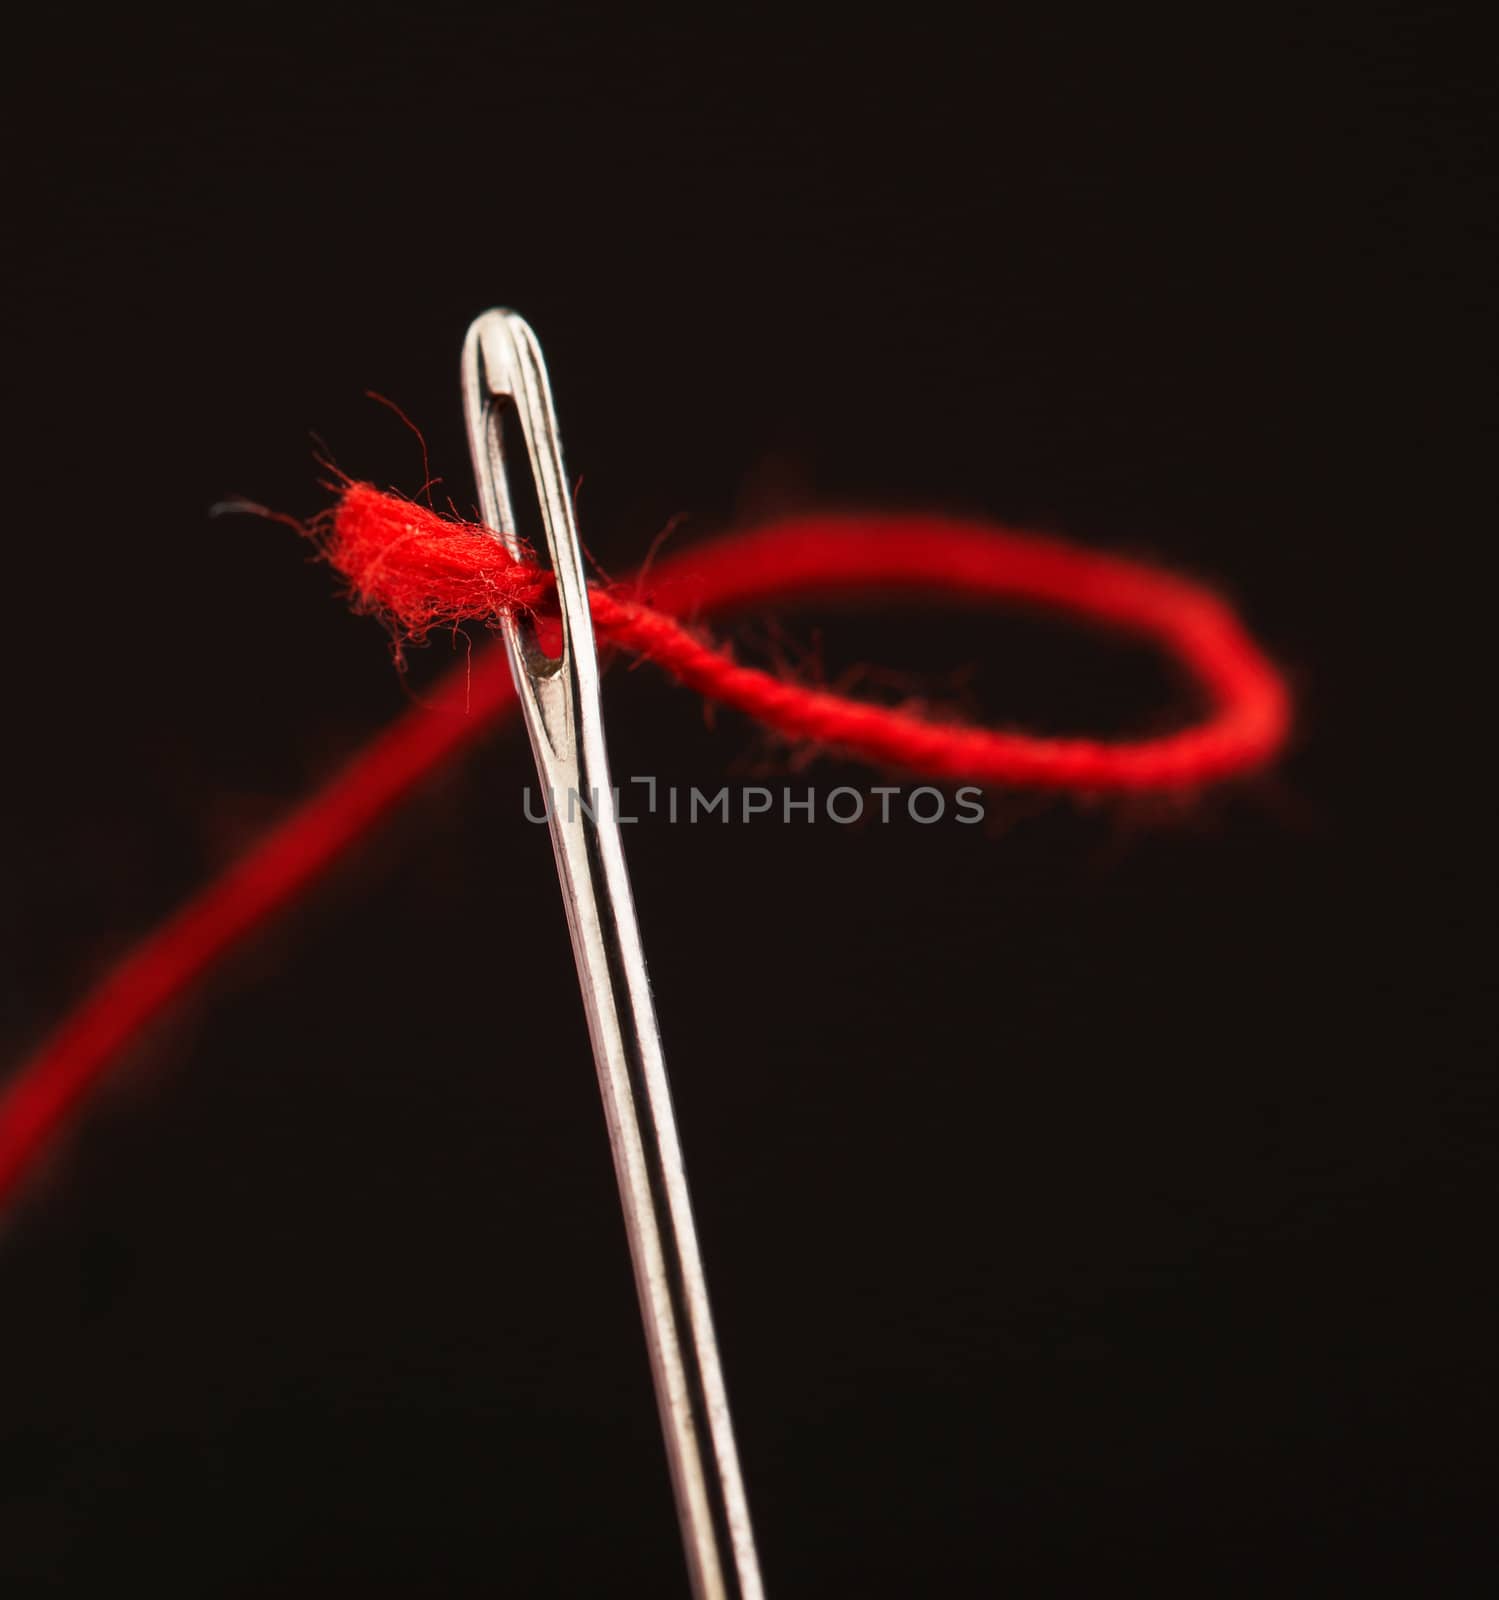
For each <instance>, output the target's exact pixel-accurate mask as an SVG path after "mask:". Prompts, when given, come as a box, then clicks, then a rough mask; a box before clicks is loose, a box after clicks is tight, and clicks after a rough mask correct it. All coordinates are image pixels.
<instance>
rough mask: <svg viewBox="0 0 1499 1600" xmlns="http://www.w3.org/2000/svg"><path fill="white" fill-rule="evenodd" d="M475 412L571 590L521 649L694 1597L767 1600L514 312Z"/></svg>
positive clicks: (525, 345)
mask: <svg viewBox="0 0 1499 1600" xmlns="http://www.w3.org/2000/svg"><path fill="white" fill-rule="evenodd" d="M463 398H464V412H465V415H466V417H467V420H468V434H469V448H470V451H471V452H472V455H473V461H474V476H475V478H476V480H477V483H478V490H479V503H480V507H481V510H482V514H483V517H484V521H485V523H486V525H487V526H488V527H490V528H491V529H493V530H495V531H496V532H497V533H498V534H499V536H500V538H501V539H503V540H504V542H505V544H506V546H507V547H508V548H509V550H510V553H511V555H512V556H516V557H519V556H520V555H521V550H520V547H519V531H518V527H517V523H516V516H515V509H514V503H513V501H512V499H511V495H510V486H509V482H508V479H507V475H506V460H505V450H504V440H503V426H502V424H503V420H504V417H505V413H506V411H507V409H509V410H511V411H512V412H513V417H514V421H515V424H516V425H517V427H518V431H519V433H520V436H521V438H522V439H523V440H524V442H525V450H526V454H527V456H528V458H529V466H530V471H531V474H532V481H533V482H534V485H535V489H536V498H537V501H538V503H539V507H540V513H541V525H542V530H543V533H544V536H545V542H546V554H547V556H548V557H549V559H550V562H551V568H552V572H553V574H554V576H555V578H556V584H557V600H558V605H559V609H560V612H561V625H562V626H561V632H562V645H561V655H560V657H556V658H553V657H550V656H548V655H546V654H544V653H543V651H542V650H541V649H540V648H539V646H538V644H537V642H536V639H535V636H534V630H533V627H532V624H531V622H530V620H529V619H527V618H524V617H519V616H515V615H507V616H506V617H505V618H504V623H503V627H504V637H505V646H506V649H507V650H508V652H509V656H510V669H511V673H512V675H513V677H514V679H515V687H516V692H517V693H518V695H519V697H520V703H521V707H522V710H523V712H524V715H525V720H526V727H527V729H528V731H529V733H530V736H531V748H532V750H533V752H534V754H535V757H536V766H537V771H538V773H539V775H540V779H541V783H542V787H543V790H544V792H545V793H546V795H547V797H548V811H549V817H550V824H551V835H552V848H553V851H554V852H555V854H556V858H557V871H558V874H559V876H560V877H561V880H562V895H563V900H564V902H565V904H566V907H567V921H568V927H569V929H570V931H571V934H572V943H573V955H574V957H575V959H576V961H577V966H578V977H579V981H580V983H581V985H582V990H583V1004H584V1007H585V1009H586V1011H587V1014H588V1031H589V1035H590V1037H591V1039H592V1042H593V1054H594V1061H595V1064H596V1066H597V1068H598V1078H599V1087H600V1089H601V1091H602V1094H603V1100H604V1115H605V1120H606V1122H607V1124H608V1129H609V1142H610V1145H611V1147H612V1149H613V1153H614V1168H615V1173H616V1175H617V1177H618V1179H619V1191H620V1199H621V1202H622V1204H623V1207H624V1214H625V1227H626V1231H627V1233H628V1235H629V1240H630V1255H631V1258H632V1260H633V1262H634V1267H635V1284H636V1289H637V1291H638V1293H639V1296H640V1307H641V1313H642V1316H643V1318H644V1321H645V1333H646V1343H647V1345H648V1346H649V1350H650V1359H651V1371H652V1375H653V1377H654V1380H655V1387H656V1400H657V1404H658V1407H659V1409H660V1414H661V1427H662V1431H663V1433H664V1435H665V1438H666V1453H667V1458H668V1461H669V1463H670V1467H671V1477H672V1485H673V1488H674V1490H675V1493H676V1501H677V1512H678V1516H679V1518H680V1520H681V1525H682V1538H683V1543H684V1545H685V1547H686V1553H687V1565H688V1571H689V1575H690V1577H691V1581H692V1589H693V1593H694V1595H695V1596H697V1597H698V1600H760V1597H761V1596H763V1592H764V1591H763V1588H762V1585H761V1580H760V1570H759V1564H758V1561H757V1558H756V1554H755V1545H754V1536H753V1534H752V1532H751V1529H750V1519H749V1507H748V1504H747V1503H746V1500H745V1495H744V1485H743V1481H742V1479H741V1475H740V1471H739V1457H738V1450H737V1447H736V1445H735V1442H734V1429H733V1423H732V1421H731V1419H730V1416H729V1405H728V1396H727V1393H726V1391H725V1388H724V1380H723V1372H722V1369H721V1367H720V1364H719V1358H718V1344H717V1340H716V1339H715V1337H714V1333H713V1321H712V1317H711V1315H710V1312H709V1308H708V1291H707V1286H706V1283H705V1280H704V1275H703V1264H702V1258H701V1255H700V1253H699V1250H698V1242H697V1231H696V1228H695V1226H694V1223H693V1217H692V1203H691V1200H690V1198H689V1195H688V1190H687V1176H686V1172H685V1170H684V1168H683V1165H682V1151H681V1146H680V1144H679V1142H678V1139H677V1127H676V1119H675V1117H674V1115H673V1112H672V1104H671V1090H670V1086H669V1084H668V1082H667V1077H666V1065H665V1062H664V1060H663V1059H662V1053H661V1038H660V1032H659V1029H658V1028H657V1025H656V1015H655V1010H654V1008H653V1006H652V1003H651V991H650V983H649V980H648V979H647V977H646V970H645V955H644V952H643V951H642V949H641V944H640V930H639V927H638V924H637V922H636V919H635V905H634V901H633V899H632V897H631V894H630V880H629V874H628V872H627V871H626V868H625V858H624V849H623V842H622V840H621V837H620V831H619V821H618V813H617V800H616V796H615V791H614V788H613V786H612V784H611V782H610V778H609V763H608V757H607V755H606V753H605V748H604V726H603V709H602V704H601V700H600V695H599V670H598V657H597V653H596V651H595V648H594V638H593V622H592V617H591V615H590V612H589V605H588V587H587V582H586V578H585V575H584V569H583V557H582V551H581V548H580V545H579V542H578V531H577V526H576V523H575V521H574V518H573V505H572V496H571V494H570V493H569V490H568V484H567V477H566V474H565V472H564V470H563V465H562V447H561V443H560V440H559V438H558V432H557V418H556V413H555V410H554V408H553V404H552V393H551V386H550V384H549V383H548V381H547V373H546V366H545V363H544V362H543V360H542V356H541V349H540V347H539V345H538V344H537V341H536V336H535V335H534V334H533V333H532V331H531V329H530V328H529V327H528V326H527V325H526V323H525V322H524V321H523V320H522V319H521V318H520V317H518V316H516V315H515V313H514V312H512V311H503V310H495V311H487V312H485V313H484V315H483V316H481V317H479V318H478V319H477V320H476V321H475V322H474V324H473V326H472V327H470V329H469V331H468V337H467V339H466V340H465V341H464V347H463Z"/></svg>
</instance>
